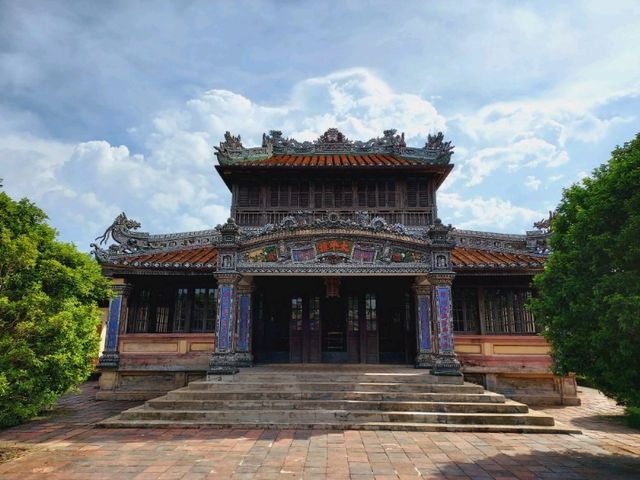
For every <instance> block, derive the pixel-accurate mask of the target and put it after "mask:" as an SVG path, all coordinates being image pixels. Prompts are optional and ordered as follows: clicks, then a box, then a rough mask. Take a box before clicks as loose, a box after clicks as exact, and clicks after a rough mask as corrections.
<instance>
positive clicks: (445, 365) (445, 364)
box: [432, 353, 462, 377]
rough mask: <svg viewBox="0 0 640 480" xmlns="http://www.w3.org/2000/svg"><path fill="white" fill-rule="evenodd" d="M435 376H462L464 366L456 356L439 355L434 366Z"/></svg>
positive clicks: (451, 354)
mask: <svg viewBox="0 0 640 480" xmlns="http://www.w3.org/2000/svg"><path fill="white" fill-rule="evenodd" d="M432 373H433V374H434V375H448V376H456V377H461V376H462V366H461V365H460V362H459V361H458V359H457V358H456V356H455V354H453V353H449V354H442V353H441V354H439V355H438V357H437V358H436V361H435V365H434V366H433V372H432Z"/></svg>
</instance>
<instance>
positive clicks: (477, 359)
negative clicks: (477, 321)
mask: <svg viewBox="0 0 640 480" xmlns="http://www.w3.org/2000/svg"><path fill="white" fill-rule="evenodd" d="M455 350H456V353H457V354H458V359H459V360H460V362H461V363H462V365H463V372H464V375H465V379H466V380H467V381H470V382H474V383H479V384H481V385H483V386H484V387H485V388H486V389H487V390H491V391H494V392H498V393H502V394H504V395H506V396H507V397H509V398H512V399H514V400H517V401H520V402H523V403H526V404H528V405H579V404H580V399H579V398H578V390H577V385H576V381H575V375H570V376H567V377H558V376H556V375H554V374H553V373H551V357H550V356H549V344H548V343H547V342H546V340H545V339H544V338H543V337H541V336H539V335H522V336H520V335H509V336H507V335H456V337H455Z"/></svg>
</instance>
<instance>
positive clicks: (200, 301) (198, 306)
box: [191, 288, 216, 332]
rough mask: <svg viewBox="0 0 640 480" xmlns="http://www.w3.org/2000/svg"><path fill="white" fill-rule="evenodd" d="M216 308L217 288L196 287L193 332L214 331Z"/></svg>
mask: <svg viewBox="0 0 640 480" xmlns="http://www.w3.org/2000/svg"><path fill="white" fill-rule="evenodd" d="M215 310H216V290H215V289H214V288H195V289H194V290H193V312H192V314H191V331H192V332H213V329H214V319H215Z"/></svg>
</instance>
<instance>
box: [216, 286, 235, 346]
mask: <svg viewBox="0 0 640 480" xmlns="http://www.w3.org/2000/svg"><path fill="white" fill-rule="evenodd" d="M218 313H219V315H218V345H217V348H216V351H218V352H228V351H229V350H230V349H231V335H232V325H233V324H232V322H233V285H222V286H221V287H220V310H219V312H218Z"/></svg>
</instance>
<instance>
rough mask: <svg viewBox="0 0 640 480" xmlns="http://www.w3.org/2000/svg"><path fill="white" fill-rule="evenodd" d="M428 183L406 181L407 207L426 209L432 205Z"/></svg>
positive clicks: (416, 180)
mask: <svg viewBox="0 0 640 480" xmlns="http://www.w3.org/2000/svg"><path fill="white" fill-rule="evenodd" d="M431 200H432V199H431V194H430V185H429V181H428V180H425V179H421V178H420V179H418V178H410V179H409V180H407V207H428V206H430V205H431V204H432V201H431Z"/></svg>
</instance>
